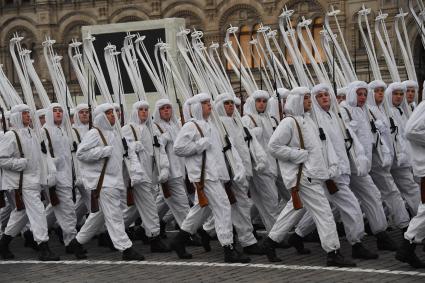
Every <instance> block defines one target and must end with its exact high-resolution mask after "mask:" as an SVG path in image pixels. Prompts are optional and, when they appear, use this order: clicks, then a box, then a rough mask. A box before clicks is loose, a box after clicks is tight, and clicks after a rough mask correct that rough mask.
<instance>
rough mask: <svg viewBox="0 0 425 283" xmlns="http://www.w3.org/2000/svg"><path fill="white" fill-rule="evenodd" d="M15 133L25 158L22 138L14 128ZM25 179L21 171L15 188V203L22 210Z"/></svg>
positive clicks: (21, 153)
mask: <svg viewBox="0 0 425 283" xmlns="http://www.w3.org/2000/svg"><path fill="white" fill-rule="evenodd" d="M12 131H13V133H14V134H15V138H16V144H17V146H18V151H19V155H20V157H21V158H24V151H23V150H22V143H21V139H20V138H19V135H18V133H17V132H16V131H15V130H12ZM23 181H24V171H20V172H19V183H18V189H16V190H15V205H16V210H18V211H20V210H23V209H25V205H24V200H23V199H22V185H23Z"/></svg>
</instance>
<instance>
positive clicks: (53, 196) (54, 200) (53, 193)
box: [44, 128, 60, 206]
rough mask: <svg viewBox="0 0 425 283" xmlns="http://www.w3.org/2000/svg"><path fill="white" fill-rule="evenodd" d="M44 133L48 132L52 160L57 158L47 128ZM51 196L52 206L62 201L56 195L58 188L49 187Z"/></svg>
mask: <svg viewBox="0 0 425 283" xmlns="http://www.w3.org/2000/svg"><path fill="white" fill-rule="evenodd" d="M44 131H45V132H46V137H47V141H48V143H49V153H50V156H51V157H52V158H55V153H54V151H53V145H52V140H51V138H50V134H49V131H48V130H47V129H46V128H44ZM49 196H50V203H51V204H52V206H56V205H58V204H59V202H60V201H59V198H58V195H57V194H56V186H52V187H49Z"/></svg>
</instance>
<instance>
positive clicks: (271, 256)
mask: <svg viewBox="0 0 425 283" xmlns="http://www.w3.org/2000/svg"><path fill="white" fill-rule="evenodd" d="M276 245H277V243H276V242H275V241H273V240H272V239H270V238H269V237H266V238H265V239H264V241H263V250H264V252H265V253H266V256H267V258H268V260H269V261H270V262H280V261H282V260H281V259H280V258H278V257H277V256H276V248H275V247H276Z"/></svg>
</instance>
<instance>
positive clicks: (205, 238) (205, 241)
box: [198, 227, 211, 252]
mask: <svg viewBox="0 0 425 283" xmlns="http://www.w3.org/2000/svg"><path fill="white" fill-rule="evenodd" d="M198 234H199V236H200V237H201V244H202V247H203V248H204V250H205V251H206V252H210V251H211V246H210V235H208V233H207V231H205V230H204V229H203V228H202V227H201V228H199V229H198Z"/></svg>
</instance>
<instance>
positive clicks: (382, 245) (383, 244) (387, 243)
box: [375, 231, 398, 251]
mask: <svg viewBox="0 0 425 283" xmlns="http://www.w3.org/2000/svg"><path fill="white" fill-rule="evenodd" d="M375 237H376V244H377V246H378V250H385V251H396V250H397V248H398V246H397V244H396V243H395V242H394V241H393V239H391V237H390V236H389V235H388V233H387V232H386V231H382V232H379V233H378V234H376V235H375Z"/></svg>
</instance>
